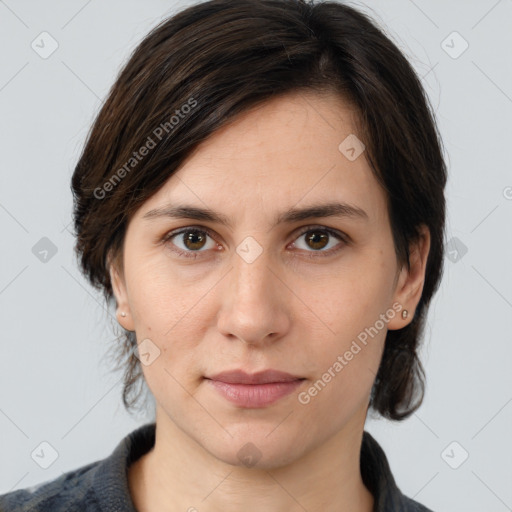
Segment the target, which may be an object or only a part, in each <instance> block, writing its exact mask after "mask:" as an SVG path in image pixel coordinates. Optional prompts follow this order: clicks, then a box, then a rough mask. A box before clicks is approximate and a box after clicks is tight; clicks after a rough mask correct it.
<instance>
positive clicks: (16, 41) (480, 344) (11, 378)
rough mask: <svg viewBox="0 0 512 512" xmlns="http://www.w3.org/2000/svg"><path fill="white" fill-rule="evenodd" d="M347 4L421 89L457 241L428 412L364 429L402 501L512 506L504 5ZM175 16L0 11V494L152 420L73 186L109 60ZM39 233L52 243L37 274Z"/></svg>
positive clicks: (75, 2)
mask: <svg viewBox="0 0 512 512" xmlns="http://www.w3.org/2000/svg"><path fill="white" fill-rule="evenodd" d="M352 4H353V5H355V6H359V7H360V8H362V9H363V10H365V11H367V12H369V13H370V14H371V15H372V17H374V18H376V19H377V21H378V22H379V23H380V24H382V25H384V26H385V27H387V31H388V34H389V35H391V37H392V38H393V39H394V40H395V41H396V42H397V43H398V44H399V45H400V47H401V48H402V49H403V50H404V51H405V53H406V54H407V55H408V56H409V58H410V59H411V61H412V63H413V65H414V66H415V68H416V69H417V71H418V73H419V74H420V75H421V76H422V77H423V78H422V79H423V83H424V85H425V87H426V90H427V92H428V94H429V95H430V98H431V100H432V103H433V105H434V107H435V110H436V113H437V116H438V121H439V126H440V129H441V133H442V136H443V138H444V143H445V147H446V152H447V158H448V164H449V183H448V187H447V199H448V225H447V237H446V240H447V242H448V241H450V240H452V239H453V237H456V238H457V239H458V240H459V242H457V243H458V245H455V246H453V247H452V245H450V246H449V247H450V255H451V256H450V257H451V259H452V260H453V259H454V258H455V257H457V256H458V257H457V258H456V260H455V261H451V260H450V259H449V258H447V259H446V260H445V273H444V278H443V284H442V287H441V289H440V291H439V292H438V294H437V296H436V298H435V300H434V302H433V304H432V307H431V311H430V315H429V324H428V327H427V330H426V338H425V341H424V347H423V350H422V355H423V361H424V364H425V368H426V372H427V378H428V382H427V394H426V398H425V402H424V405H423V406H422V408H421V409H420V410H419V411H418V412H417V413H416V414H414V415H413V416H412V417H411V418H410V419H408V420H406V421H404V422H402V423H393V422H388V421H385V420H373V419H369V420H368V422H367V426H366V428H367V430H369V431H370V432H371V433H372V434H374V435H375V437H376V438H377V439H378V441H379V442H380V443H381V445H382V446H383V448H384V450H385V451H386V453H387V455H388V458H389V461H390V464H391V468H392V470H393V472H394V475H395V478H396V480H397V482H398V485H399V487H400V488H401V490H402V491H403V492H404V493H405V494H407V495H409V496H411V497H414V498H415V499H417V500H418V501H420V502H422V503H424V504H425V505H427V506H429V507H430V508H432V509H433V510H435V511H436V512H443V511H446V512H447V511H450V512H459V511H460V512H462V511H464V512H470V511H478V512H481V511H483V510H485V511H491V510H492V511H495V512H501V511H506V510H512V487H511V486H510V483H511V482H512V455H511V452H512V450H511V444H512V443H511V440H510V437H511V432H512V403H511V402H512V372H511V371H510V362H511V356H512V336H511V331H512V322H511V319H512V272H511V271H510V264H511V262H512V236H511V234H512V232H511V222H510V221H511V219H512V172H511V164H510V158H509V155H510V148H511V144H512V130H511V128H510V117H511V116H510V114H511V112H512V66H511V53H510V50H511V48H512V30H510V28H511V26H512V25H511V23H512V1H511V0H501V1H496V0H479V1H476V0H475V1H463V0H458V1H449V2H447V1H441V0H435V1H430V2H420V0H415V1H412V0H392V1H391V0H387V1H386V2H384V1H376V2H369V1H368V2H364V3H363V2H353V3H352ZM185 5H186V2H171V1H167V2H164V1H161V0H146V1H144V2H142V1H139V2H136V1H133V0H132V1H126V0H125V1H120V0H115V1H114V0H112V1H110V2H100V1H98V0H89V1H83V0H72V1H69V0H68V1H66V2H64V1H57V0H50V1H46V2H36V1H18V2H15V1H14V0H6V1H0V43H1V44H0V52H1V56H2V58H1V67H0V116H1V117H0V119H1V122H0V144H1V151H0V179H1V181H0V229H1V233H2V251H1V267H0V311H1V317H0V319H1V333H2V334H1V336H2V340H1V344H2V345H1V347H2V350H1V355H2V357H1V358H0V393H1V395H0V398H1V400H0V443H1V445H0V493H3V492H7V491H10V490H14V489H17V488H22V487H27V486H30V485H34V484H36V483H39V482H42V481H46V480H50V479H53V478H55V477H57V476H59V475H60V474H62V473H64V472H66V471H68V470H71V469H75V468H77V467H79V466H81V465H83V464H86V463H89V462H92V461H94V460H98V459H100V458H104V457H106V456H107V455H109V454H110V453H111V451H112V450H113V449H114V447H115V446H116V445H117V443H118V442H119V441H120V439H121V438H122V437H123V436H124V435H126V434H127V433H128V432H130V431H131V430H133V429H134V428H136V427H137V426H138V425H141V424H143V423H145V422H147V421H150V419H151V418H149V417H139V418H133V417H130V416H129V415H128V414H127V413H126V412H125V411H124V409H123V407H122V404H121V383H120V379H121V377H122V374H121V373H111V371H110V365H111V362H110V361H109V360H108V359H107V358H106V354H107V350H108V348H109V347H110V346H111V344H112V343H114V334H113V331H112V319H111V316H110V315H109V314H108V313H107V312H105V310H104V308H103V302H102V299H101V297H100V296H99V294H97V293H95V292H94V291H93V290H92V289H91V288H90V287H89V286H88V285H87V284H86V282H85V280H84V279H83V278H82V277H81V275H80V274H79V271H78V268H77V265H76V263H75V260H74V256H73V242H74V240H73V237H72V235H71V232H70V231H69V230H70V229H71V225H70V222H71V204H72V201H71V199H72V198H71V192H70V188H69V182H70V177H71V174H72V171H73V168H74V165H75V164H76V161H77V158H78V155H79V151H80V149H81V147H82V144H83V142H84V139H85V136H86V134H87V131H88V129H89V127H90V124H91V122H92V121H93V119H94V116H95V114H96V113H97V111H98V109H99V107H100V104H101V101H102V100H103V98H104V97H105V96H106V94H107V92H108V90H109V88H110V86H111V85H112V83H113V81H114V79H115V75H116V73H117V72H118V70H119V69H120V67H121V65H122V64H123V63H124V62H125V60H126V58H127V57H128V55H129V53H130V52H131V50H132V49H133V48H134V47H135V46H136V45H137V44H138V43H139V42H140V40H141V39H142V37H143V36H144V35H145V34H146V33H147V32H148V31H149V29H150V28H152V27H153V26H155V25H156V24H157V23H158V22H159V21H160V20H161V19H163V18H164V17H166V16H167V15H170V14H172V13H173V12H175V11H176V10H179V9H181V8H182V7H183V6H185ZM43 31H47V32H48V33H49V34H51V36H52V38H54V39H55V40H56V41H57V42H58V48H57V50H56V51H55V52H54V53H53V54H52V55H51V56H49V57H48V58H46V59H43V58H41V56H40V55H39V54H38V53H36V51H34V50H33V49H32V47H31V43H32V41H34V40H35V41H36V43H37V41H38V40H40V39H38V37H40V36H39V35H40V33H41V32H43ZM454 31H456V32H457V33H458V34H459V35H457V34H453V32H454ZM45 37H46V36H45ZM47 41H49V40H47ZM443 41H444V43H443ZM464 41H466V42H467V44H468V45H469V46H468V48H467V49H466V50H465V51H464V52H463V53H462V54H460V55H458V54H459V53H460V52H461V50H463V49H464V47H465V42H464ZM45 47H46V48H49V45H48V44H46V45H45ZM454 57H456V58H454ZM42 237H48V238H49V239H50V240H51V241H52V242H53V243H54V244H55V246H56V247H57V253H56V254H55V255H54V256H53V257H51V258H49V260H48V261H47V262H46V263H43V262H42V261H40V260H39V259H38V258H37V257H36V256H35V255H34V254H33V252H32V248H33V247H34V246H35V245H36V243H37V242H38V241H39V240H40V239H41V238H42ZM452 243H453V241H451V242H450V244H452ZM461 244H463V245H461ZM461 247H466V248H467V252H466V253H464V250H461ZM457 248H458V252H457ZM43 441H47V442H49V443H50V444H51V445H52V446H53V447H55V448H56V450H57V452H58V454H59V457H58V458H57V460H56V461H55V462H54V463H53V464H52V465H51V466H50V467H49V468H48V469H42V468H41V467H39V466H38V465H37V464H36V463H35V462H34V460H33V459H32V458H31V453H32V452H33V450H34V449H35V448H36V447H38V446H39V445H40V443H41V442H43ZM454 441H455V442H456V443H458V444H456V445H451V443H452V442H454ZM447 447H448V449H447ZM446 449H447V450H446ZM465 452H467V453H468V454H469V457H468V458H467V460H465V461H464V462H463V463H462V464H461V465H460V466H459V467H458V468H457V469H454V468H452V467H451V466H450V464H451V465H452V466H457V465H459V464H460V463H461V461H462V460H463V456H464V453H465Z"/></svg>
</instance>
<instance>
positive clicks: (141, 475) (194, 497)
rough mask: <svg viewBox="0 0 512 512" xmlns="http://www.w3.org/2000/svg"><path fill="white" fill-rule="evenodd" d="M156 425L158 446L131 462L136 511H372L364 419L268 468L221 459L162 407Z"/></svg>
mask: <svg viewBox="0 0 512 512" xmlns="http://www.w3.org/2000/svg"><path fill="white" fill-rule="evenodd" d="M365 412H366V411H365ZM156 425H157V428H156V431H155V445H154V447H153V449H152V450H151V451H150V452H148V453H147V454H145V455H144V456H142V457H141V458H140V459H138V460H137V461H136V462H135V463H133V464H132V465H131V466H130V468H129V475H128V481H129V487H130V492H131V495H132V499H133V502H134V504H135V507H136V509H137V511H138V512H156V511H159V512H176V511H189V512H217V511H218V512H221V511H222V512H235V511H239V510H244V511H246V512H256V511H261V510H265V511H268V512H304V511H305V510H307V511H310V512H313V511H320V510H321V511H322V512H343V511H347V512H348V511H350V512H372V510H373V501H374V500H373V496H372V494H371V493H370V491H369V490H368V489H367V488H366V487H365V486H364V484H363V481H362V478H361V473H360V460H359V457H360V449H361V442H362V433H363V427H364V417H363V422H362V425H361V422H358V423H357V424H355V423H354V424H349V425H347V426H346V428H344V429H343V430H342V431H340V432H338V433H336V434H335V435H334V436H332V437H331V438H329V439H328V440H326V441H325V442H324V443H323V444H322V445H320V446H318V447H316V448H315V449H314V450H312V451H310V452H307V453H305V454H304V455H303V456H302V457H300V458H299V459H295V460H293V461H292V462H290V463H287V464H284V465H282V464H277V463H276V464H275V465H274V467H268V468H265V469H260V468H256V467H254V468H253V467H245V466H233V465H231V464H227V463H225V462H224V461H222V460H219V459H218V458H216V457H214V456H213V455H212V454H210V453H209V452H207V451H206V450H205V449H204V448H203V447H202V446H200V445H199V444H198V443H197V442H196V441H195V440H194V439H192V438H191V437H189V436H188V435H187V434H186V433H184V432H183V431H182V430H181V429H179V428H178V427H177V426H176V425H175V424H174V423H173V422H172V420H171V419H170V418H169V417H168V416H167V415H166V414H165V413H162V411H161V410H159V409H157V417H156Z"/></svg>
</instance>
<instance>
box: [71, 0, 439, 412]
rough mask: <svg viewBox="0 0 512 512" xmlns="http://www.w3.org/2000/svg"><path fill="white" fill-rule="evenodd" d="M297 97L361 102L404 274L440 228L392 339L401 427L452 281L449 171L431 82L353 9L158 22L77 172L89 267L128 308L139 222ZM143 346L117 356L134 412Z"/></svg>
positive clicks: (390, 403) (78, 232)
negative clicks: (280, 99)
mask: <svg viewBox="0 0 512 512" xmlns="http://www.w3.org/2000/svg"><path fill="white" fill-rule="evenodd" d="M294 91H313V92H317V93H322V92H330V91H333V92H336V93H338V94H339V95H340V96H341V97H342V98H343V99H345V100H346V101H348V102H350V103H351V104H352V105H354V106H355V107H356V109H357V112H358V113H359V116H358V124H359V126H358V130H359V131H358V132H357V134H358V137H359V138H360V139H361V140H362V141H363V143H364V144H365V145H366V151H365V153H364V155H365V157H366V158H367V160H368V162H369V164H370V166H371V167H372V171H373V173H374V175H375V177H376V179H377V180H378V182H379V183H380V184H381V185H382V187H383V188H384V190H385V191H386V195H387V201H388V211H389V216H390V222H391V228H392V233H393V240H394V244H395V249H396V255H397V261H398V262H399V264H400V265H401V266H402V265H404V264H405V265H407V266H409V244H410V243H412V242H413V241H415V240H416V239H417V236H418V228H419V227H420V226H421V225H422V224H425V225H426V226H427V227H428V228H429V230H430V234H431V247H430V252H429V256H428V260H427V266H426V278H425V283H424V287H423V292H422V296H421V299H420V302H419V304H418V307H417V309H416V311H415V315H414V318H412V320H411V322H410V323H409V324H408V325H407V326H405V327H404V328H402V329H399V330H392V331H388V333H387V337H386V341H385V348H384V353H383V357H382V362H381V365H380V368H379V371H378V374H377V376H376V379H375V383H374V386H373V389H372V395H371V402H370V407H371V408H372V409H373V410H375V411H377V412H378V413H380V414H381V415H383V416H385V417H387V418H389V419H394V420H400V419H403V418H405V417H407V416H409V415H410V414H412V413H413V412H414V411H415V410H416V409H417V408H418V407H419V405H420V404H421V402H422V400H423V395H424V370H423V367H422V365H421V362H420V360H419V358H418V353H417V350H418V346H419V341H420V339H421V337H422V335H423V329H424V325H425V319H426V314H427V309H428V304H429V302H430V300H431V298H432V296H433V294H434V293H435V291H436V290H437V288H438V286H439V282H440V279H441V275H442V263H443V251H444V248H443V247H444V244H443V240H444V224H445V198H444V187H445V184H446V166H445V163H444V160H443V155H442V147H441V146H442V143H441V138H440V136H439V133H438V129H437V126H436V123H435V118H434V114H433V112H432V108H431V105H430V102H429V100H428V97H427V96H426V94H425V92H424V90H423V87H422V85H421V83H420V80H419V79H418V76H417V75H416V73H415V71H414V70H413V68H412V67H411V65H410V63H409V62H408V61H407V59H406V58H405V57H404V55H403V54H402V53H401V51H400V50H399V49H398V48H397V46H396V45H395V44H394V43H393V42H392V41H391V40H390V38H389V37H387V36H386V35H385V34H384V33H383V31H382V29H380V28H378V27H377V25H376V24H375V23H374V22H373V21H372V20H371V19H370V18H369V17H367V16H366V15H365V14H363V13H362V12H359V11H358V10H356V9H354V8H352V7H349V6H347V5H344V4H342V3H338V2H334V1H323V2H321V1H320V2H315V1H313V0H310V1H308V0H236V1H232V0H211V1H207V2H203V3H198V4H196V5H193V6H191V7H188V8H186V9H185V10H183V11H181V12H179V13H177V14H175V15H174V16H173V17H170V18H168V19H166V20H164V21H163V22H161V23H160V24H159V25H158V26H156V27H155V28H154V29H153V30H152V31H151V32H150V33H149V34H148V35H147V36H146V37H145V38H144V40H143V41H142V42H141V43H140V44H139V46H138V47H137V48H136V49H135V50H134V52H133V54H132V55H131V56H130V58H129V60H128V62H127V63H126V64H125V66H124V67H123V69H122V70H121V71H120V73H119V75H118V77H117V79H116V81H115V83H114V85H113V87H112V89H111V90H110V92H109V94H108V97H107V98H106V100H105V102H104V104H103V106H102V108H101V110H100V112H99V114H98V116H97V118H96V120H95V122H94V123H93V126H92V127H91V130H90V132H89V134H88V137H87V141H86V143H85V147H84V149H83V152H82V154H81V156H80V159H79V161H78V163H77V165H76V168H75V171H74V174H73V177H72V192H73V196H74V212H73V213H74V228H75V236H76V246H75V250H76V254H77V256H78V259H79V264H80V267H81V270H82V272H83V273H84V275H85V276H86V277H87V278H88V280H89V281H90V282H91V284H92V285H93V286H94V287H96V288H98V289H99V290H101V291H103V294H104V297H105V300H106V302H107V305H109V304H110V302H111V301H114V304H115V297H113V292H112V286H111V282H110V276H109V272H108V269H109V262H110V261H111V260H109V256H112V262H115V263H116V264H117V266H118V268H119V269H120V272H121V273H122V251H123V240H124V236H125V232H126V228H127V225H128V222H129V221H130V218H131V216H132V215H133V213H134V212H135V211H136V210H137V209H138V208H139V207H140V206H141V205H142V203H144V202H145V201H146V200H147V199H148V198H150V197H151V196H152V195H153V194H154V193H155V192H157V191H158V190H159V188H160V187H162V186H163V185H164V183H165V182H166V181H167V180H168V179H169V178H170V177H171V176H172V175H173V173H175V172H176V170H177V169H178V168H179V167H180V165H181V164H182V162H183V161H184V159H185V158H186V157H187V156H188V155H190V154H191V152H192V151H193V150H194V148H196V147H197V145H198V144H199V143H200V142H202V141H204V140H205V139H206V138H208V136H210V135H211V134H212V133H214V132H215V131H216V130H218V129H219V128H220V127H221V126H223V125H225V124H226V123H228V122H229V121H230V120H232V119H233V118H234V117H235V116H236V115H237V114H239V113H241V112H244V111H246V110H247V109H249V108H250V107H253V106H256V105H257V104H260V103H262V102H265V101H267V100H269V99H271V98H275V97H277V96H278V95H282V94H286V93H290V92H294ZM340 142H341V141H340ZM143 147H146V149H147V151H143V150H142V148H143ZM142 153H144V155H143V154H142ZM135 345H136V338H135V335H134V333H132V332H128V331H124V332H123V334H122V340H121V345H120V346H119V347H117V348H116V350H117V351H118V352H117V353H118V355H119V361H120V367H122V368H123V369H124V388H123V403H124V406H125V407H126V409H127V410H128V411H130V410H132V408H134V405H135V403H136V401H137V399H138V397H139V396H140V393H139V394H136V393H135V386H136V385H137V383H139V384H140V385H141V386H143V385H144V384H143V381H144V379H143V375H142V371H141V367H140V362H139V360H138V359H137V357H136V356H135V355H133V349H134V347H135Z"/></svg>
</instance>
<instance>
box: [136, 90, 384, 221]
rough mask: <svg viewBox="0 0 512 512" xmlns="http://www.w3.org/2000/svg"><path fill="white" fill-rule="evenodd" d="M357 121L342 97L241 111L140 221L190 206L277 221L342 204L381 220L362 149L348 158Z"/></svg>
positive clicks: (286, 99) (380, 200)
mask: <svg viewBox="0 0 512 512" xmlns="http://www.w3.org/2000/svg"><path fill="white" fill-rule="evenodd" d="M356 115H357V112H356V110H355V109H354V107H352V106H351V105H349V104H348V103H346V102H345V101H344V100H343V99H341V97H340V96H338V95H336V94H334V93H329V94H322V95H318V94H315V93H310V92H308V93H304V92H300V93H293V94H288V95H286V96H282V97H279V98H274V99H272V100H270V101H267V102H265V103H264V104H262V105H259V106H257V107H255V108H252V109H250V110H248V111H246V112H243V113H242V114H240V115H239V116H238V117H237V118H235V119H234V120H232V121H230V122H229V123H228V124H226V125H225V126H223V127H221V128H220V129H218V130H217V131H216V132H215V133H213V134H212V135H211V136H210V137H209V138H208V139H207V140H205V141H204V142H203V143H201V144H200V145H199V146H198V147H197V148H196V150H195V151H194V152H193V153H191V154H190V155H189V156H188V158H187V159H186V161H185V162H184V163H183V164H182V165H181V167H180V168H179V169H178V171H177V172H176V173H174V175H172V176H171V177H170V178H169V179H168V181H167V183H165V185H164V186H163V187H162V188H161V189H160V190H159V191H158V192H157V193H156V194H154V195H153V196H152V197H151V198H150V199H148V200H147V201H146V203H145V204H144V205H143V206H142V207H141V209H140V210H139V212H138V215H139V216H140V217H142V216H143V215H144V214H145V213H147V212H148V211H150V210H151V209H154V208H155V207H162V206H166V205H169V204H172V203H180V204H182V203H187V204H193V205H196V206H198V207H202V208H209V209H212V210H215V211H220V212H224V213H225V214H226V215H227V216H231V215H233V216H238V217H240V216H241V215H242V216H243V215H244V212H247V214H249V213H250V214H251V216H252V217H254V215H255V213H258V214H261V215H262V216H264V215H266V213H267V212H268V214H269V215H272V216H274V214H275V212H276V211H282V210H284V209H286V208H291V207H294V206H307V205H308V204H317V203H318V202H319V201H321V202H335V201H338V202H339V201H343V202H347V203H350V204H353V205H357V206H360V207H361V208H364V210H365V211H367V212H368V214H369V216H370V217H372V218H376V217H377V216H379V215H380V214H382V213H383V212H382V209H383V208H385V195H384V192H383V190H382V189H381V188H380V186H379V185H378V182H377V181H376V179H375V177H374V176H373V173H372V172H371V169H370V167H369V165H368V163H367V161H366V159H365V156H364V151H363V152H362V153H361V155H360V156H359V157H357V158H356V159H355V160H354V159H351V158H348V157H347V155H348V156H351V155H353V153H348V154H347V153H346V149H347V143H344V141H346V140H348V141H349V142H350V141H353V140H356V141H357V139H353V137H354V136H355V137H357V129H356V122H355V121H356ZM347 137H348V139H347ZM358 138H359V137H358ZM356 143H357V142H356ZM340 145H341V146H340ZM352 145H353V144H352ZM349 146H350V144H349ZM349 149H350V148H349ZM356 149H358V150H360V149H361V148H356ZM267 221H268V219H267Z"/></svg>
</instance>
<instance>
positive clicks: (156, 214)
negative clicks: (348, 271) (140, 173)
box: [142, 203, 369, 228]
mask: <svg viewBox="0 0 512 512" xmlns="http://www.w3.org/2000/svg"><path fill="white" fill-rule="evenodd" d="M161 217H165V218H174V219H194V220H199V221H201V220H202V221H210V222H214V223H217V224H221V225H223V226H227V227H229V228H232V227H233V223H232V221H231V220H230V219H229V218H228V217H226V216H225V215H223V214H221V213H219V212H216V211H214V210H211V209H209V208H198V207H196V206H189V205H177V206H171V205H170V206H165V207H163V208H155V209H153V210H149V211H148V212H146V213H145V214H144V215H143V217H142V218H143V219H148V220H150V219H156V218H161ZM324 217H350V218H355V219H361V220H369V216H368V214H367V213H366V212H365V211H364V210H363V209H362V208H359V207H358V206H354V205H350V204H348V203H326V204H317V205H312V206H307V207H304V208H291V209H289V210H287V211H285V212H282V213H280V214H278V215H277V216H276V219H275V224H281V223H292V222H298V221H303V220H309V219H314V218H324Z"/></svg>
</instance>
